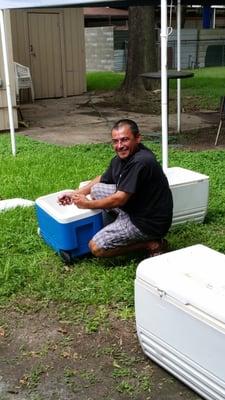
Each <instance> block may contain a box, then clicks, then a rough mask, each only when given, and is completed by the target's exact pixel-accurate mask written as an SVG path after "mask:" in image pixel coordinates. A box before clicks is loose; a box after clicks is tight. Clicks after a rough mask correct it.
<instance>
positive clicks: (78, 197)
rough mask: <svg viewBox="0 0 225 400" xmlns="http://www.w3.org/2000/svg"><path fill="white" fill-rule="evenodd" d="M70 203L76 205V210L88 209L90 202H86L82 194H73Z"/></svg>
mask: <svg viewBox="0 0 225 400" xmlns="http://www.w3.org/2000/svg"><path fill="white" fill-rule="evenodd" d="M72 202H73V203H74V204H76V206H77V207H78V208H89V202H90V200H88V199H87V197H86V196H85V195H84V194H81V193H79V192H74V194H73V196H72Z"/></svg>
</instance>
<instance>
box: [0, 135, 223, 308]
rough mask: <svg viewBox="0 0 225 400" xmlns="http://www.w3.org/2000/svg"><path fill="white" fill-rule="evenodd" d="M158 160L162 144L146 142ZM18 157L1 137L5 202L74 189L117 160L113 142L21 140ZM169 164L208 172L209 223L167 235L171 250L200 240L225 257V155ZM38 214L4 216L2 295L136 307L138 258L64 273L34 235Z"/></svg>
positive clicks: (185, 154)
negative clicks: (77, 143) (61, 143)
mask: <svg viewBox="0 0 225 400" xmlns="http://www.w3.org/2000/svg"><path fill="white" fill-rule="evenodd" d="M146 144H147V145H148V146H150V147H151V148H152V149H153V150H154V151H155V152H156V154H157V156H158V158H159V159H160V157H161V149H160V146H159V145H157V144H153V143H150V142H146ZM17 149H18V153H17V156H16V157H13V156H12V155H11V153H10V137H9V135H1V136H0V157H1V169H0V181H1V190H0V197H1V198H2V199H7V198H15V197H22V198H26V199H31V200H35V199H36V198H37V197H39V196H41V195H45V194H48V193H52V192H55V191H58V190H63V189H66V188H74V187H76V186H77V185H78V184H79V182H80V181H83V180H86V179H89V178H92V177H94V176H95V175H97V174H100V173H101V172H102V171H103V170H104V168H105V167H106V165H107V164H108V161H109V159H110V158H111V156H112V154H113V153H112V149H111V148H110V146H108V145H102V144H97V145H80V146H73V147H69V148H63V147H59V146H55V145H48V144H44V143H38V142H34V141H33V140H31V139H28V138H25V137H22V136H20V135H18V137H17ZM169 161H170V166H180V167H184V168H188V169H192V170H194V171H198V172H201V173H204V174H207V175H209V177H210V197H209V209H208V214H207V217H206V221H205V223H204V224H194V223H189V224H183V225H181V226H180V227H176V228H174V229H173V230H171V232H170V233H169V235H168V240H169V242H170V245H171V248H172V249H179V248H182V247H185V246H190V245H192V244H196V243H202V244H205V245H207V246H209V247H212V248H214V249H216V250H218V251H221V252H224V253H225V201H224V199H225V152H224V151H222V150H220V151H202V152H191V151H181V150H176V149H175V148H174V149H173V148H172V147H171V148H170V150H169ZM37 227H38V224H37V219H36V215H35V209H34V208H33V207H31V208H17V209H14V210H9V211H6V212H1V213H0V298H1V301H2V302H3V301H6V300H7V299H9V298H16V297H17V296H21V295H22V296H27V297H29V296H35V297H36V298H38V299H50V300H56V301H58V300H60V301H69V302H70V303H71V304H77V305H83V306H85V307H86V306H89V305H113V306H115V307H118V308H120V309H121V311H122V312H125V313H126V310H128V309H131V310H132V309H133V284H134V278H135V271H136V267H137V264H138V262H139V261H140V259H141V258H140V256H135V255H133V256H129V257H119V258H112V259H107V260H105V259H95V258H88V257H86V258H84V259H82V260H80V261H78V262H77V263H76V264H75V265H74V266H73V267H71V268H69V269H65V268H64V265H63V263H62V261H61V260H60V258H59V257H58V256H57V255H56V254H54V252H53V251H52V250H51V249H50V248H49V247H48V246H47V245H46V244H45V243H44V242H43V241H42V239H41V238H40V237H39V236H38V235H37Z"/></svg>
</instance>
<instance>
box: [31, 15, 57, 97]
mask: <svg viewBox="0 0 225 400" xmlns="http://www.w3.org/2000/svg"><path fill="white" fill-rule="evenodd" d="M59 18H60V16H59V14H57V13H29V14H28V30H29V50H30V65H31V74H32V80H33V84H34V91H35V98H39V99H40V98H50V97H61V96H63V77H62V52H61V40H60V39H61V37H60V20H59Z"/></svg>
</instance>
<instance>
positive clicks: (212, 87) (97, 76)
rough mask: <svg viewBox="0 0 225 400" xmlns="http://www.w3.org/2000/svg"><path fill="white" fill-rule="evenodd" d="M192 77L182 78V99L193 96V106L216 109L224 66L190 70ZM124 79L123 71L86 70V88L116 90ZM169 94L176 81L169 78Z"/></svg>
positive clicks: (224, 76)
mask: <svg viewBox="0 0 225 400" xmlns="http://www.w3.org/2000/svg"><path fill="white" fill-rule="evenodd" d="M191 71H192V72H193V73H194V77H193V78H188V79H183V80H182V81H181V86H182V99H185V98H186V99H188V98H189V97H192V98H194V103H193V105H194V106H195V108H204V109H210V110H213V109H216V108H218V107H219V103H220V97H221V96H224V95H225V68H224V67H212V68H200V69H195V70H191ZM123 79H124V73H116V72H88V73H87V89H88V90H95V91H98V90H105V91H107V90H117V89H119V88H120V86H121V84H122V82H123ZM170 88H171V91H170V94H171V95H172V96H174V97H175V96H176V81H175V80H170ZM191 102H193V99H191Z"/></svg>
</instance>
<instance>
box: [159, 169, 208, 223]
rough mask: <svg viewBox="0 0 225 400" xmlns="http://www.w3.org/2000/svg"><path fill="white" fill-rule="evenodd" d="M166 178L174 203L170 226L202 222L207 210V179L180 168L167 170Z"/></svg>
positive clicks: (205, 176)
mask: <svg viewBox="0 0 225 400" xmlns="http://www.w3.org/2000/svg"><path fill="white" fill-rule="evenodd" d="M166 176H167V179H168V181H169V185H170V188H171V191H172V195H173V202H174V209H173V221H172V226H174V225H177V224H181V223H184V222H188V221H195V222H203V221H204V218H205V215H206V212H207V208H208V197H209V177H208V176H207V175H203V174H200V173H198V172H194V171H191V170H188V169H185V168H180V167H173V168H168V169H167V171H166Z"/></svg>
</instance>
